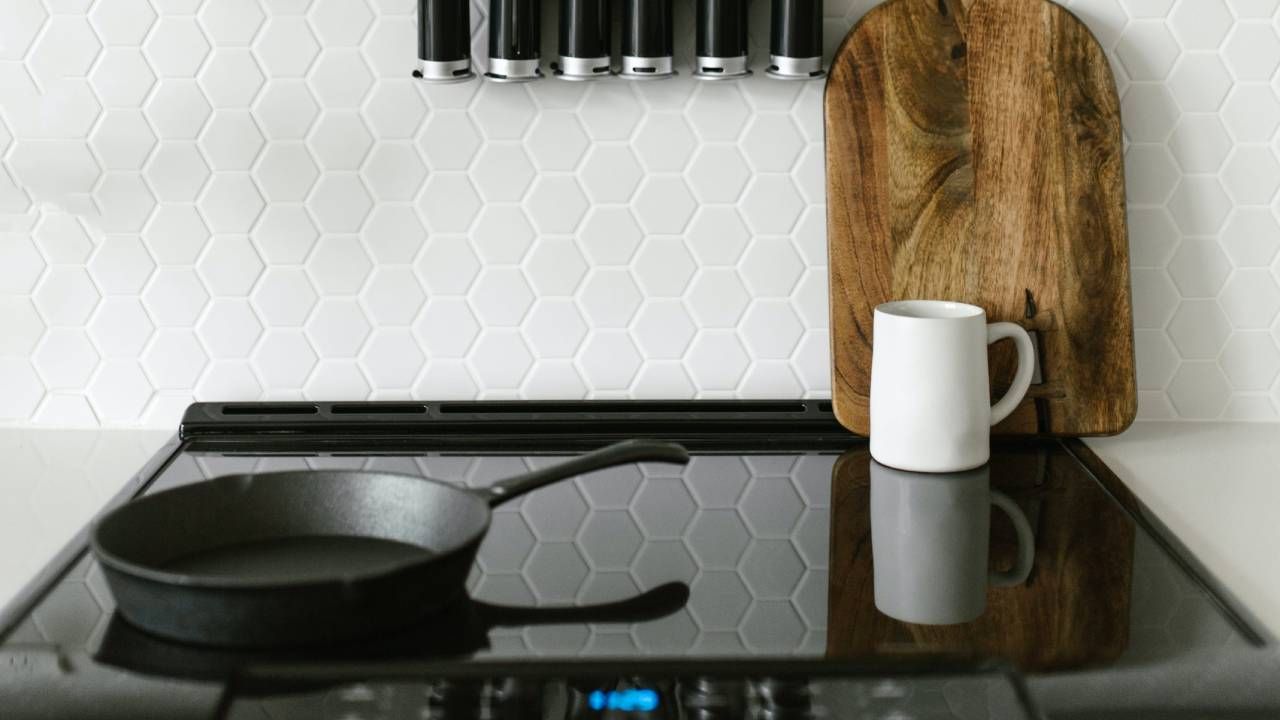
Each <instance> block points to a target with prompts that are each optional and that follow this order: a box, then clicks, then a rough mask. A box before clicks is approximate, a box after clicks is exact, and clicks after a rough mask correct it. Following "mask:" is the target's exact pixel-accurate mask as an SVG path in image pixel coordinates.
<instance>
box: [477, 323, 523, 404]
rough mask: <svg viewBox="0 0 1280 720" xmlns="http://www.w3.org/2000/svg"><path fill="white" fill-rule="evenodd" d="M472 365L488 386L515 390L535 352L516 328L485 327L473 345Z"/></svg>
mask: <svg viewBox="0 0 1280 720" xmlns="http://www.w3.org/2000/svg"><path fill="white" fill-rule="evenodd" d="M469 358H470V362H471V367H472V368H473V369H474V370H475V374H476V377H477V379H479V380H480V384H481V386H482V387H484V388H485V389H503V388H511V389H515V388H518V387H520V383H521V381H522V380H524V376H525V375H526V374H527V373H528V372H529V368H530V367H531V366H532V365H533V355H531V354H530V353H529V347H528V346H527V345H525V342H524V339H523V338H521V337H520V332H519V331H518V330H515V329H493V330H489V329H486V330H485V332H484V334H482V335H481V336H480V339H479V340H477V341H476V342H475V344H474V345H472V346H471V354H470V356H469Z"/></svg>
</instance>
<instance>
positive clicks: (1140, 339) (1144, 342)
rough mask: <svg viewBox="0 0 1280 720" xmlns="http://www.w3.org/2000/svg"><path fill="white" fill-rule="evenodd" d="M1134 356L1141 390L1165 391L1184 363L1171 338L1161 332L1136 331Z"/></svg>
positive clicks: (1134, 335)
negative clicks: (1170, 340)
mask: <svg viewBox="0 0 1280 720" xmlns="http://www.w3.org/2000/svg"><path fill="white" fill-rule="evenodd" d="M1133 354H1134V359H1135V361H1136V363H1137V367H1138V389H1139V390H1164V388H1165V386H1166V385H1168V384H1169V381H1170V380H1172V379H1173V373H1174V372H1176V371H1177V369H1178V365H1179V364H1181V362H1182V358H1180V357H1178V350H1177V348H1175V347H1174V346H1173V343H1171V342H1169V336H1168V335H1166V334H1165V333H1164V332H1163V331H1160V330H1136V331H1134V334H1133Z"/></svg>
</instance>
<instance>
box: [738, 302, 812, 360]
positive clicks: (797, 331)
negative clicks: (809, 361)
mask: <svg viewBox="0 0 1280 720" xmlns="http://www.w3.org/2000/svg"><path fill="white" fill-rule="evenodd" d="M739 330H740V332H741V333H742V339H743V342H745V343H746V345H747V349H748V350H749V351H750V352H751V356H752V357H755V358H766V359H785V358H788V357H790V356H791V354H792V352H793V351H794V350H795V348H796V344H797V343H799V342H800V338H801V336H802V335H804V325H802V324H801V323H800V318H798V317H796V314H795V311H794V310H792V309H791V304H790V303H788V302H786V301H783V300H760V301H756V302H755V303H753V304H752V306H751V308H750V309H748V310H747V314H746V315H745V316H743V318H742V325H741V326H740V328H739Z"/></svg>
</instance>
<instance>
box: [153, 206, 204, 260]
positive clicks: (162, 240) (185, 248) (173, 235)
mask: <svg viewBox="0 0 1280 720" xmlns="http://www.w3.org/2000/svg"><path fill="white" fill-rule="evenodd" d="M142 239H143V241H144V242H145V243H146V245H147V249H148V250H150V252H151V255H152V256H153V257H154V258H155V259H156V260H157V261H158V262H160V263H161V264H164V265H190V264H192V263H194V262H195V261H196V258H197V257H199V255H200V252H201V251H202V250H203V249H204V247H205V244H206V242H207V241H208V239H209V229H208V228H207V227H205V224H204V220H202V219H201V218H200V213H198V212H197V211H196V209H195V206H194V205H167V204H165V205H161V206H160V207H159V208H158V209H157V210H156V212H155V214H154V215H152V217H151V222H149V223H148V224H147V227H146V229H145V230H144V231H143V234H142Z"/></svg>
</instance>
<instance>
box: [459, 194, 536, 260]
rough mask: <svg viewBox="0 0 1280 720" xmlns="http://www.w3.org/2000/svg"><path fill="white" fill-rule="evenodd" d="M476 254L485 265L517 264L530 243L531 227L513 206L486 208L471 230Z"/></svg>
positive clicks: (520, 212) (531, 240)
mask: <svg viewBox="0 0 1280 720" xmlns="http://www.w3.org/2000/svg"><path fill="white" fill-rule="evenodd" d="M471 237H472V239H473V241H474V243H475V248H476V251H477V252H478V253H479V254H480V258H481V259H482V260H484V262H486V263H503V264H512V263H519V262H520V260H521V259H522V258H523V257H524V256H525V253H526V252H528V250H529V246H530V245H531V244H532V243H533V237H534V233H533V227H532V226H531V225H530V224H529V219H528V218H527V217H525V214H524V212H523V211H522V210H521V209H520V208H519V207H518V206H515V205H486V206H485V208H484V209H483V210H482V211H481V212H480V216H479V217H478V218H477V219H476V224H475V227H474V228H473V229H472V231H471Z"/></svg>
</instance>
